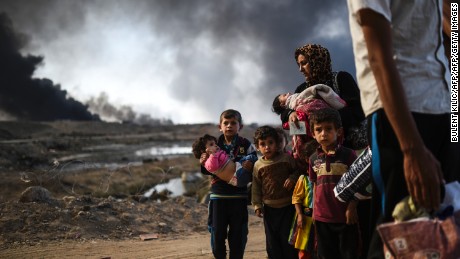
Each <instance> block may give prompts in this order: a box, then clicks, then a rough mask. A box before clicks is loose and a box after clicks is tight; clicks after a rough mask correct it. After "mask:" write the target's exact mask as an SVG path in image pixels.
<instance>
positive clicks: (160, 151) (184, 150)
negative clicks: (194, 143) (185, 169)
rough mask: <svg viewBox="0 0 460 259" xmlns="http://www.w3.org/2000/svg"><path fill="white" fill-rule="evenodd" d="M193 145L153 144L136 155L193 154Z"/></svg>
mask: <svg viewBox="0 0 460 259" xmlns="http://www.w3.org/2000/svg"><path fill="white" fill-rule="evenodd" d="M191 153H192V147H191V146H179V145H177V144H174V145H172V146H169V147H161V146H153V147H150V148H146V149H141V150H138V151H136V153H135V154H136V156H164V155H180V154H191Z"/></svg>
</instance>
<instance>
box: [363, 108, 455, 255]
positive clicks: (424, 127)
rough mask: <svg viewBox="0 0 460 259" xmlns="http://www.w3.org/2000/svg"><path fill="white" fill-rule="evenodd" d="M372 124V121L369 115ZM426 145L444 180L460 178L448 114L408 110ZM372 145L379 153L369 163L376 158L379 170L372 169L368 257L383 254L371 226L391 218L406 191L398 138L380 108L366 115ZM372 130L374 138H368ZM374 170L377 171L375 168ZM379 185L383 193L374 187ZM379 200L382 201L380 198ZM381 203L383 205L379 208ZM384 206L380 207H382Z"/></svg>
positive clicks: (375, 231) (379, 240)
mask: <svg viewBox="0 0 460 259" xmlns="http://www.w3.org/2000/svg"><path fill="white" fill-rule="evenodd" d="M374 116H375V118H374V122H375V123H374V125H372V124H373V117H374ZM412 116H413V118H414V120H415V123H416V125H417V128H418V130H419V132H420V135H421V137H422V139H423V141H424V143H425V145H426V147H427V148H428V149H429V150H430V151H431V152H432V153H433V155H434V156H435V157H436V158H437V159H438V161H439V162H440V163H441V167H442V170H443V174H444V179H445V180H446V182H451V181H455V180H457V181H459V180H460V145H459V143H458V142H457V143H452V142H450V114H442V115H431V114H420V113H412ZM368 125H369V131H368V133H369V134H368V136H370V141H369V143H371V146H372V148H373V149H374V148H377V146H378V150H379V153H380V156H379V157H377V156H375V155H374V152H373V154H372V163H374V162H375V159H379V160H380V168H379V169H380V170H375V171H373V186H372V192H373V193H372V202H371V203H372V204H371V226H372V229H373V233H372V237H371V242H370V246H369V253H368V258H384V254H383V244H382V241H381V239H380V236H379V235H378V232H377V230H376V229H375V228H376V226H377V225H379V224H381V223H384V222H391V221H393V218H392V216H391V213H392V212H393V209H394V207H395V205H396V204H397V203H398V202H399V201H401V199H403V198H404V197H406V196H407V195H409V193H408V190H407V187H406V180H405V178H404V167H403V162H404V161H403V155H402V153H401V150H400V147H399V143H398V140H397V138H396V135H395V133H394V132H393V129H392V127H391V125H390V123H389V121H388V119H387V117H386V115H385V113H384V111H383V110H378V111H376V112H375V113H374V114H372V115H371V116H369V118H368ZM373 130H374V131H375V138H376V142H377V143H375V141H374V142H373V141H372V131H373ZM376 171H377V172H376ZM379 187H380V188H381V189H383V195H382V193H381V192H380V191H379V190H378V188H379ZM382 201H383V202H382ZM382 203H384V206H383V208H384V209H382ZM382 210H384V211H382Z"/></svg>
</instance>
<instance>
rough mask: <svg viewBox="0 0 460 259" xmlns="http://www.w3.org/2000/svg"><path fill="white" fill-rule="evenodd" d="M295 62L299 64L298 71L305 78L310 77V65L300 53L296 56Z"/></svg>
mask: <svg viewBox="0 0 460 259" xmlns="http://www.w3.org/2000/svg"><path fill="white" fill-rule="evenodd" d="M297 64H298V65H299V70H300V73H302V74H303V75H304V76H305V80H308V79H309V78H311V67H310V64H309V63H308V60H307V58H306V57H305V56H304V55H302V54H300V55H299V56H297Z"/></svg>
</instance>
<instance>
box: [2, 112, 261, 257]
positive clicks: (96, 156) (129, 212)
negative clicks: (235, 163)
mask: <svg viewBox="0 0 460 259" xmlns="http://www.w3.org/2000/svg"><path fill="white" fill-rule="evenodd" d="M254 130H255V125H253V127H251V126H246V127H245V128H244V131H242V132H241V135H243V136H245V137H247V138H249V139H251V136H252V133H253V131H254ZM203 133H210V134H214V135H216V136H217V135H218V131H217V127H216V125H212V124H200V125H176V126H157V127H152V126H136V125H129V124H116V123H103V122H70V121H63V122H52V123H45V122H40V123H38V122H0V179H1V181H0V257H1V258H58V257H60V258H62V257H74V258H82V257H84V258H108V257H110V258H203V257H206V258H209V257H212V255H211V251H210V248H209V234H208V232H207V228H206V218H207V207H206V203H203V202H200V201H202V200H203V199H202V198H201V197H203V195H204V194H206V193H207V190H208V185H209V179H208V178H206V177H205V178H197V177H196V175H197V174H196V173H197V172H199V165H198V162H197V160H196V159H194V158H193V157H192V155H191V154H175V155H171V154H158V153H155V154H152V153H151V152H150V153H149V152H148V150H150V149H151V148H152V147H171V146H179V147H184V146H190V145H191V143H192V141H193V139H194V138H196V137H197V136H200V135H202V134H203ZM146 150H147V151H146ZM181 177H182V178H183V179H188V181H191V182H187V186H188V187H189V188H187V190H186V191H185V193H183V194H182V195H179V196H176V197H171V193H169V192H168V191H167V190H164V191H161V192H154V193H153V194H152V196H150V197H146V196H145V195H144V194H145V193H146V191H148V190H149V189H150V188H152V187H153V186H155V185H157V184H161V183H166V182H168V181H169V180H170V179H177V178H181ZM197 179H198V180H197ZM192 180H195V181H192ZM29 187H30V188H29ZM27 188H29V189H27ZM26 190H27V191H26ZM248 208H249V209H250V207H248ZM250 211H251V209H250ZM143 234H153V239H151V240H142V239H141V235H143ZM264 242H265V241H264V236H263V226H262V222H261V220H260V219H259V218H257V217H255V216H254V215H252V213H251V216H250V240H249V242H248V248H247V253H246V258H261V257H264V256H265V253H264ZM184 249H185V250H184Z"/></svg>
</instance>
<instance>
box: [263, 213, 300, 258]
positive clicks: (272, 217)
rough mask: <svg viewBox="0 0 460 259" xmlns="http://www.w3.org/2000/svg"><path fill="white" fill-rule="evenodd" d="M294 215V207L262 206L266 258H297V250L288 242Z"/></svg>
mask: <svg viewBox="0 0 460 259" xmlns="http://www.w3.org/2000/svg"><path fill="white" fill-rule="evenodd" d="M294 215H295V207H294V205H288V206H286V207H283V208H272V207H269V206H264V227H265V242H266V248H267V254H268V258H270V259H280V258H298V253H297V250H296V249H295V248H294V246H292V245H290V244H289V242H288V240H289V232H290V230H291V224H292V220H293V219H294Z"/></svg>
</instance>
